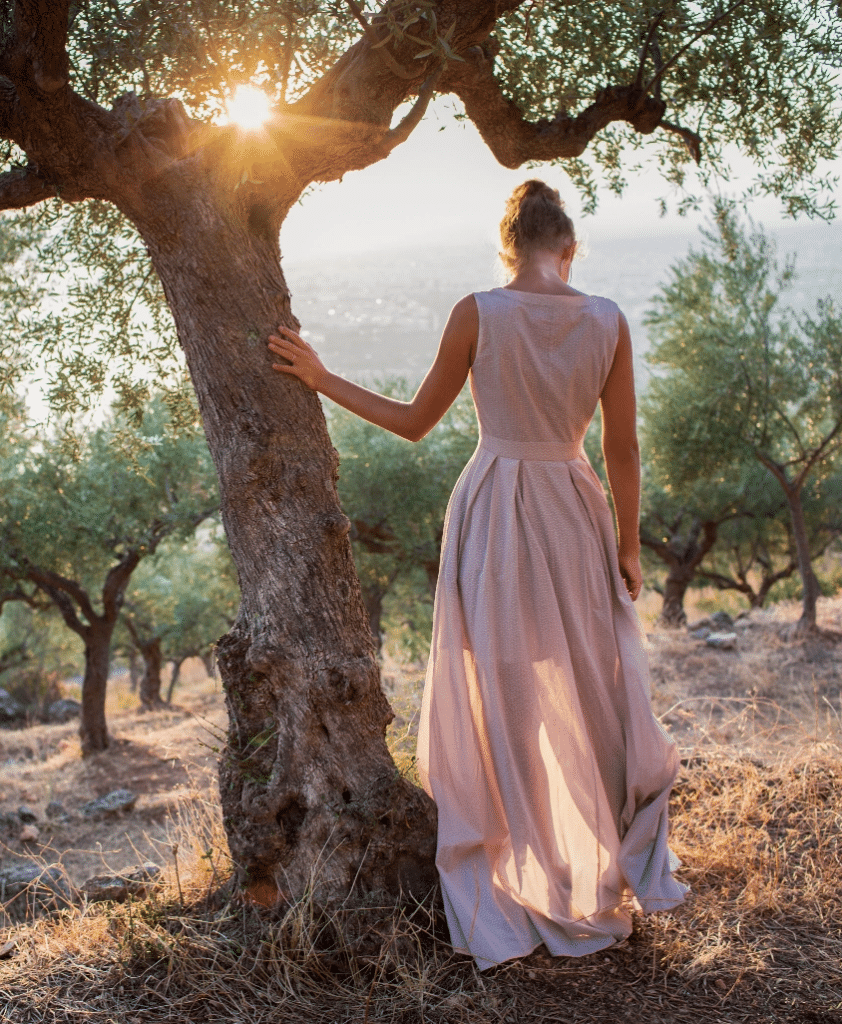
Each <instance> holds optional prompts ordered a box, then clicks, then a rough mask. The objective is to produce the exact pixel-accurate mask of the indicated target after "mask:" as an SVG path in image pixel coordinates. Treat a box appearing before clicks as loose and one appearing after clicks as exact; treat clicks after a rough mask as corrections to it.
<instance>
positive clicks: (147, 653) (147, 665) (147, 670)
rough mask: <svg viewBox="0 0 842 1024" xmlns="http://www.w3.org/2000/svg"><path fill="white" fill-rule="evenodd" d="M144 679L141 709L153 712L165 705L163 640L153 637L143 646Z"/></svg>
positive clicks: (142, 680) (141, 682) (141, 686)
mask: <svg viewBox="0 0 842 1024" xmlns="http://www.w3.org/2000/svg"><path fill="white" fill-rule="evenodd" d="M140 653H141V654H142V655H143V678H142V679H141V680H140V708H141V710H143V711H152V710H153V709H154V708H159V707H161V705H162V704H163V701H162V700H161V638H160V637H157V636H156V637H153V638H152V639H151V640H147V641H145V642H144V643H143V644H141V648H140Z"/></svg>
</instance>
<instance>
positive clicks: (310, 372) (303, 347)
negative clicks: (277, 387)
mask: <svg viewBox="0 0 842 1024" xmlns="http://www.w3.org/2000/svg"><path fill="white" fill-rule="evenodd" d="M276 330H277V333H276V334H270V335H269V340H268V343H267V345H268V348H269V351H270V352H274V353H275V355H277V356H281V357H282V358H283V359H286V360H288V363H273V364H272V369H273V370H277V371H278V372H280V373H288V374H292V375H293V376H295V377H297V378H298V379H299V380H300V381H301V382H302V384H306V385H307V387H309V388H312V389H313V390H314V391H317V390H318V387H319V382H320V381H321V380H322V379H323V378H324V375H325V373H326V370H325V367H324V364H323V363H322V361H321V360H320V359H319V357H318V355H317V354H316V350H315V349H314V348H313V347H312V345H309V344H308V343H307V342H306V341H305V340H304V339H303V338H302V337H301V335H299V334H296V332H295V331H293V330H290V328H289V327H283V326H279V327H277V328H276Z"/></svg>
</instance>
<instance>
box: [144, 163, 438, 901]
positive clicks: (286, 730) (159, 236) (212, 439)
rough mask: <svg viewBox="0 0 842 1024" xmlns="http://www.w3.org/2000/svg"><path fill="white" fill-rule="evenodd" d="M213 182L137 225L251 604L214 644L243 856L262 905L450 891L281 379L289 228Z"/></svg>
mask: <svg viewBox="0 0 842 1024" xmlns="http://www.w3.org/2000/svg"><path fill="white" fill-rule="evenodd" d="M173 180H174V178H173V176H171V175H170V176H168V181H170V183H171V184H172V182H173ZM216 185H217V183H216V182H215V181H212V180H208V181H207V182H204V181H196V180H195V178H193V177H191V178H190V180H188V181H185V183H184V188H183V189H181V190H180V191H178V192H177V193H176V192H168V191H167V190H166V189H164V188H159V187H158V183H156V187H155V189H154V190H153V189H152V188H151V187H150V190H149V194H148V195H145V196H144V197H143V198H144V202H143V203H142V204H139V205H138V206H137V207H136V208H135V209H134V210H130V211H127V212H129V215H130V216H132V218H133V219H134V220H135V223H136V224H137V225H138V227H139V229H140V230H141V233H142V235H143V237H144V240H145V242H146V244H147V246H148V247H149V251H150V254H151V257H152V260H153V263H154V265H155V267H156V270H157V271H158V274H159V275H160V277H161V280H162V282H163V285H164V289H165V291H166V294H167V297H168V300H169V303H170V308H171V309H172V311H173V314H174V316H175V320H176V325H177V328H178V334H179V338H180V341H181V344H182V346H183V348H184V351H185V354H186V357H187V362H188V366H189V368H190V373H191V375H192V378H193V382H194V385H195V388H196V393H197V396H198V400H199V406H200V408H201V411H202V416H203V419H204V424H205V430H206V434H207V438H208V444H209V447H210V451H211V454H212V456H213V458H214V461H215V464H216V467H217V471H218V474H219V481H220V489H221V498H222V519H223V523H224V526H225V530H226V534H227V537H228V541H229V544H230V547H231V552H232V555H233V558H234V562H235V564H236V566H237V571H238V575H239V582H240V587H241V591H242V601H241V605H240V611H239V615H238V618H237V621H236V623H235V624H234V626H233V628H232V629H231V631H230V632H229V633H228V634H227V635H226V636H224V637H223V638H222V639H221V640H220V641H219V645H218V647H217V661H218V664H219V667H220V671H221V675H222V680H223V685H224V688H225V693H226V701H227V706H228V713H229V733H228V745H227V747H226V750H225V751H224V753H223V756H222V758H221V762H220V793H221V797H222V806H223V814H224V821H225V827H226V830H227V834H228V840H229V845H230V848H231V853H232V855H233V859H234V863H235V865H236V867H237V870H238V876H239V879H240V881H241V882H243V883H244V884H245V885H246V886H247V887H248V888H249V889H250V891H251V892H252V893H253V894H254V895H256V896H257V897H258V898H263V897H264V895H265V896H266V898H270V899H271V898H273V897H274V895H275V894H277V893H278V892H279V893H280V894H281V895H284V894H286V895H289V896H299V895H301V894H303V893H304V892H306V891H308V890H312V891H315V892H318V893H322V894H324V895H328V896H336V895H340V894H342V895H344V894H347V893H348V892H349V891H350V890H351V889H356V890H358V891H371V890H387V891H391V892H397V891H399V890H402V889H403V890H407V889H408V890H411V891H412V892H414V893H416V894H420V893H422V892H424V891H426V890H428V889H429V888H430V886H431V885H432V884H433V882H434V880H435V870H434V854H435V808H434V805H433V804H432V802H431V801H430V800H429V799H428V798H427V796H426V795H425V794H424V793H422V792H421V791H420V790H418V789H416V788H415V787H413V786H411V785H410V784H409V782H407V781H406V780H405V779H403V778H401V777H400V775H399V774H398V772H397V771H396V769H395V766H394V763H393V761H392V759H391V756H390V755H389V751H388V749H387V747H386V743H385V738H384V737H385V729H386V725H387V724H388V722H389V721H390V719H391V710H390V708H389V705H388V703H387V701H386V698H385V697H384V695H383V693H382V692H381V689H380V679H379V671H378V667H377V662H376V659H375V657H374V649H373V645H372V642H371V631H370V626H369V622H368V616H367V614H366V611H365V607H364V605H363V601H362V597H361V594H360V586H359V582H358V580H357V576H356V573H355V570H354V564H353V559H352V556H351V546H350V542H349V539H348V530H349V527H350V524H349V522H348V520H347V518H346V517H345V516H344V515H343V514H342V511H341V509H340V506H339V502H338V498H337V495H336V486H335V482H336V473H337V464H336V453H335V452H334V450H333V448H332V446H331V444H330V439H329V437H328V434H327V429H326V426H325V422H324V416H323V414H322V410H321V406H320V404H319V401H318V399H317V397H316V395H315V394H314V393H313V392H311V391H309V390H308V389H306V388H305V387H304V386H303V385H301V384H300V383H298V382H297V381H295V380H293V379H290V378H287V377H282V376H281V375H279V374H274V373H273V372H272V370H271V362H272V360H271V358H270V355H269V353H268V352H267V349H266V338H267V336H268V334H269V333H270V331H271V330H272V329H273V328H274V326H275V325H276V324H278V323H279V322H282V321H283V322H286V323H288V324H294V323H295V321H294V320H293V318H292V315H291V311H290V304H289V293H288V290H287V288H286V285H285V282H284V279H283V276H282V274H281V270H280V259H279V252H278V248H277V237H278V229H279V226H280V220H281V215H280V213H276V212H274V211H272V210H266V209H264V208H260V207H258V206H256V207H254V208H253V209H251V210H248V211H245V212H244V213H241V212H239V211H235V210H232V209H227V208H225V203H226V202H228V203H233V202H234V198H232V196H233V195H234V193H233V186H232V189H231V194H230V195H229V196H227V197H221V198H219V199H218V200H217V203H216V204H215V203H214V200H213V198H212V193H213V189H214V187H215V186H216ZM283 212H285V211H283ZM235 213H236V214H237V215H235Z"/></svg>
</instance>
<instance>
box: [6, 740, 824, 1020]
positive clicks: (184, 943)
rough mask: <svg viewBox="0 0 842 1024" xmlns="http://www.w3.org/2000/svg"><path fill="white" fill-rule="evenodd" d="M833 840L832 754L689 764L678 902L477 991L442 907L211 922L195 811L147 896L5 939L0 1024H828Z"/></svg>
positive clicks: (296, 911)
mask: <svg viewBox="0 0 842 1024" xmlns="http://www.w3.org/2000/svg"><path fill="white" fill-rule="evenodd" d="M840 831H842V756H840V755H839V754H838V753H835V754H834V755H833V756H829V755H827V756H823V757H820V758H812V759H804V758H800V759H794V760H789V761H782V762H779V763H777V764H774V765H771V766H764V765H762V764H761V763H760V762H757V761H752V760H748V759H745V758H735V757H733V756H730V757H725V756H721V757H719V756H713V757H696V758H691V759H688V760H687V761H686V763H685V764H684V766H683V768H682V772H681V776H680V778H679V782H678V785H677V786H676V790H675V794H674V802H673V832H672V836H673V840H672V842H673V847H674V848H675V850H676V852H677V853H678V854H679V856H680V857H681V858H682V860H683V862H684V866H683V868H682V869H681V875H682V877H683V878H684V879H685V880H686V881H689V882H690V884H691V885H692V890H693V891H692V895H691V896H690V897H689V898H688V900H687V902H686V903H685V904H684V905H683V906H682V907H680V908H678V909H677V910H675V911H673V912H671V913H668V914H661V915H655V916H653V917H646V918H640V919H639V920H638V921H637V923H636V927H635V932H634V934H633V935H632V938H631V939H630V941H629V942H627V943H625V944H624V945H623V946H620V947H617V948H615V949H613V950H609V951H606V952H604V953H601V954H596V955H595V956H591V957H587V958H584V959H582V960H573V959H565V958H559V959H552V958H549V957H547V956H546V955H544V954H542V953H541V952H536V953H535V954H533V955H532V956H530V957H527V958H526V959H524V960H520V961H513V962H512V963H510V964H506V965H503V966H501V967H499V968H497V969H495V970H493V971H491V972H488V973H486V974H484V975H480V974H479V973H478V972H476V971H475V969H474V967H473V965H472V962H471V961H470V960H469V959H467V958H466V957H462V956H457V955H455V954H453V953H452V951H451V950H450V948H449V946H448V943H447V936H446V930H445V927H444V922H443V918H442V914H441V912H440V910H439V909H438V904H437V903H434V904H433V905H430V906H414V907H402V908H401V907H398V908H396V907H393V906H377V905H374V904H372V903H369V904H368V905H355V906H351V905H350V904H345V905H337V906H334V907H332V908H323V907H318V906H317V905H315V904H314V903H313V902H312V901H311V900H308V899H305V900H303V901H302V902H301V903H299V904H296V905H294V906H291V907H288V908H286V909H284V910H283V911H271V912H270V911H266V910H261V909H256V908H254V907H249V906H246V905H244V904H243V903H242V902H240V901H238V900H236V899H231V900H228V901H226V902H225V903H224V905H221V906H219V905H214V899H213V897H212V894H213V893H215V892H216V891H217V889H218V883H219V882H220V881H221V879H222V878H223V877H224V876H225V874H226V873H227V871H228V867H227V862H226V861H225V857H224V855H223V852H222V851H224V850H225V843H224V835H223V832H222V828H221V823H220V821H219V813H218V806H217V805H215V804H214V803H213V802H208V801H204V802H199V801H196V802H195V803H194V805H193V806H192V809H190V810H189V811H187V810H186V809H185V810H184V811H183V813H182V817H181V820H180V824H179V826H178V829H176V830H174V831H173V833H172V834H171V848H172V851H173V855H172V858H171V862H170V865H169V874H168V883H167V886H166V888H165V889H164V890H163V891H162V892H161V893H159V894H158V895H156V896H154V897H152V898H148V899H144V900H140V901H134V902H132V903H129V904H127V905H125V906H117V907H115V906H108V905H99V906H90V907H86V908H83V909H81V910H76V911H72V912H65V913H64V914H63V915H60V916H58V917H57V918H54V919H52V920H41V921H37V922H35V923H33V924H31V925H28V926H25V927H19V928H18V929H17V930H16V931H14V932H7V933H6V935H5V936H3V938H4V939H5V938H6V937H8V936H12V937H14V938H15V939H16V941H17V943H18V950H17V955H16V956H15V957H14V958H13V959H12V960H10V961H7V962H5V963H3V964H0V1013H3V1014H5V1017H4V1019H5V1020H7V1021H9V1022H14V1024H44V1022H50V1024H79V1022H83V1021H84V1022H86V1024H116V1022H118V1021H119V1022H120V1024H188V1022H189V1024H194V1022H197V1024H198V1022H202V1024H205V1022H219V1024H235V1022H236V1024H245V1022H248V1024H261V1022H267V1024H268V1022H270V1021H271V1022H273V1024H275V1022H307V1024H344V1022H352V1021H353V1022H359V1024H364V1022H374V1021H391V1022H398V1024H416V1022H417V1024H421V1022H422V1021H424V1022H428V1024H457V1022H464V1024H487V1022H522V1021H542V1022H556V1021H557V1022H559V1024H561V1022H564V1024H585V1022H588V1024H598V1022H611V1024H615V1022H634V1024H643V1022H647V1024H648V1022H656V1024H657V1022H663V1024H700V1022H704V1024H719V1022H728V1024H742V1022H749V1021H752V1022H755V1021H757V1022H760V1021H762V1022H768V1024H774V1022H787V1024H836V1022H839V1021H842V860H840V838H839V837H840ZM176 865H177V867H178V871H177V872H176Z"/></svg>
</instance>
